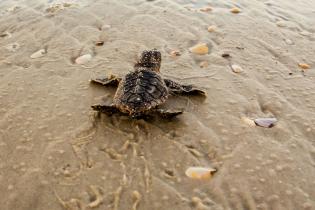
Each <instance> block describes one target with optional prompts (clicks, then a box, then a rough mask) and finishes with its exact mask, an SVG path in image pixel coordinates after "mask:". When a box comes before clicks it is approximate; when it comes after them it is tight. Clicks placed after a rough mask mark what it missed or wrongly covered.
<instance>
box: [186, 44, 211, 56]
mask: <svg viewBox="0 0 315 210" xmlns="http://www.w3.org/2000/svg"><path fill="white" fill-rule="evenodd" d="M189 51H190V52H192V53H194V54H198V55H205V54H208V52H209V48H208V46H207V44H205V43H199V44H197V45H195V46H193V47H191V48H189Z"/></svg>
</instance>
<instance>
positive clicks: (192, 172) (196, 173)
mask: <svg viewBox="0 0 315 210" xmlns="http://www.w3.org/2000/svg"><path fill="white" fill-rule="evenodd" d="M216 171H217V169H215V168H203V167H189V168H188V169H187V170H186V172H185V174H186V176H188V177H189V178H192V179H210V178H211V177H212V175H213V174H214V173H215V172H216Z"/></svg>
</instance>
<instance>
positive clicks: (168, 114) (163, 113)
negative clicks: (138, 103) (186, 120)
mask: <svg viewBox="0 0 315 210" xmlns="http://www.w3.org/2000/svg"><path fill="white" fill-rule="evenodd" d="M154 112H155V113H156V114H158V115H159V116H160V117H161V118H164V119H171V118H174V117H176V116H177V115H180V114H183V111H182V110H166V109H156V110H155V111H154Z"/></svg>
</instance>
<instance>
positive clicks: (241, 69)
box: [231, 64, 244, 73]
mask: <svg viewBox="0 0 315 210" xmlns="http://www.w3.org/2000/svg"><path fill="white" fill-rule="evenodd" d="M231 68H232V71H233V72H234V73H241V72H243V71H244V70H243V68H242V67H240V66H239V65H237V64H233V65H232V66H231Z"/></svg>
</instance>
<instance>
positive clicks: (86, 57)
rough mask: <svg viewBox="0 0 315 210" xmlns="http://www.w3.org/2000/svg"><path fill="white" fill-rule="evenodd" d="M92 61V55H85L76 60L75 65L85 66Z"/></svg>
mask: <svg viewBox="0 0 315 210" xmlns="http://www.w3.org/2000/svg"><path fill="white" fill-rule="evenodd" d="M91 59H92V55H91V54H85V55H81V56H80V57H77V58H76V59H75V63H76V64H85V63H87V62H89V61H90V60H91Z"/></svg>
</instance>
